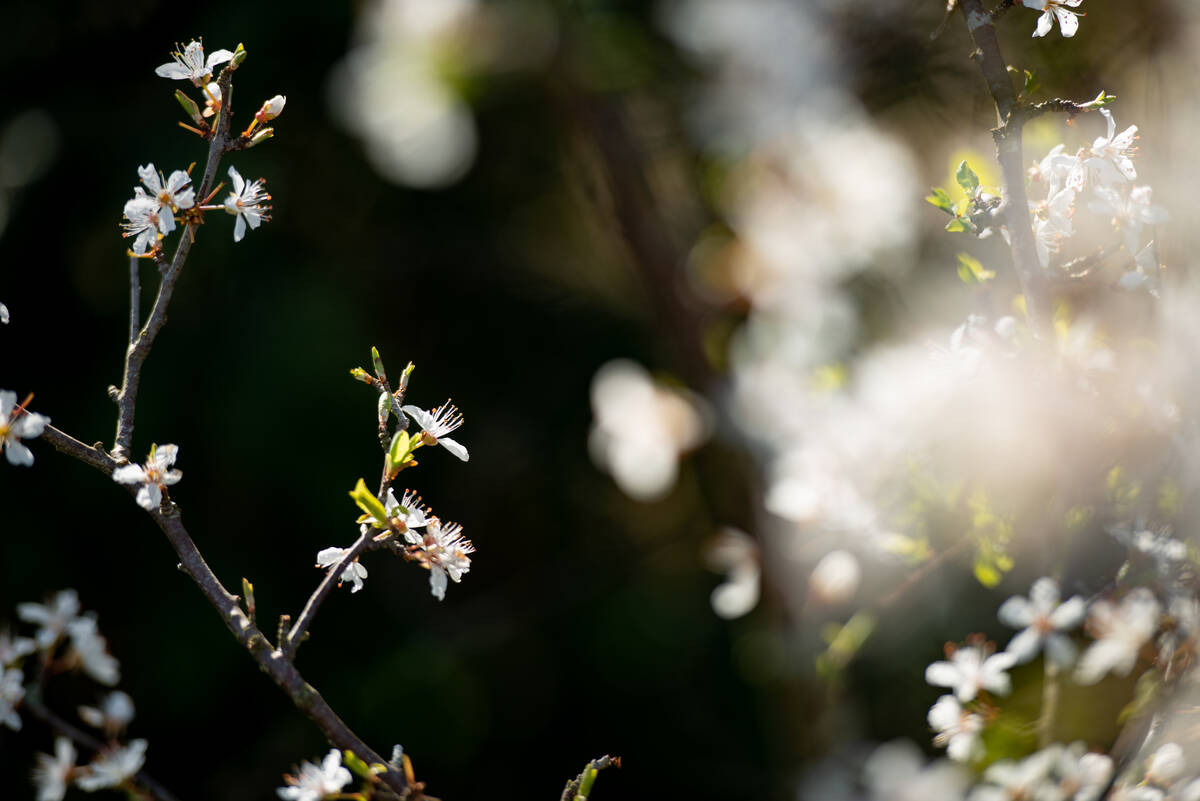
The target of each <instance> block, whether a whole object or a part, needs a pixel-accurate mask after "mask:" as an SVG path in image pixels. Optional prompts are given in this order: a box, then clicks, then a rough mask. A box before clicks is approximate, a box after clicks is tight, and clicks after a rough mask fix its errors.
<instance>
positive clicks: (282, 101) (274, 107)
mask: <svg viewBox="0 0 1200 801" xmlns="http://www.w3.org/2000/svg"><path fill="white" fill-rule="evenodd" d="M285 105H287V98H286V97H284V96H283V95H275V96H274V97H272V98H271V99H270V100H268V101H266V102H265V103H263V104H262V108H260V109H259V110H258V111H256V112H254V118H255V119H256V120H258V121H259V122H270V121H271V120H273V119H275V118H276V117H278V116H279V115H280V114H282V113H283V107H284V106H285Z"/></svg>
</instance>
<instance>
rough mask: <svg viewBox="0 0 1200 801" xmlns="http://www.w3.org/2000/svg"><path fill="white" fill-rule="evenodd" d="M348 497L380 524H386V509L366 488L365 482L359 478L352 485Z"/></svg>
mask: <svg viewBox="0 0 1200 801" xmlns="http://www.w3.org/2000/svg"><path fill="white" fill-rule="evenodd" d="M350 497H351V498H353V499H354V503H355V504H357V505H358V508H359V509H362V510H363V511H364V512H366V513H367V514H369V515H370V516H371V517H372V518H374V519H375V520H376V521H377V522H378V523H379V524H380V525H383V526H386V525H387V509H384V508H383V504H382V503H380V502H379V499H378V498H376V497H375V495H374V494H373V493H372V492H371V491H370V490H369V489H367V482H365V481H363V480H362V479H361V478H360V479H359V480H358V483H357V484H355V485H354V489H353V490H351V491H350Z"/></svg>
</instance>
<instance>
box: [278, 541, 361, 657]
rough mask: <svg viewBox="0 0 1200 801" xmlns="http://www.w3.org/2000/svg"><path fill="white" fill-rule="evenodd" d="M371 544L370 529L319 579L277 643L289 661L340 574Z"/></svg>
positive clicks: (339, 580)
mask: <svg viewBox="0 0 1200 801" xmlns="http://www.w3.org/2000/svg"><path fill="white" fill-rule="evenodd" d="M370 544H371V527H370V526H368V527H367V530H366V531H364V532H363V533H362V534H360V535H359V537H358V539H357V540H355V542H354V544H353V545H351V546H350V547H349V549H347V551H346V553H345V555H344V556H343V557H342V558H341V560H339V561H338V563H337V564H336V565H334V566H333V567H331V568H330V569H329V572H328V573H326V574H325V578H323V579H321V583H320V584H318V585H317V589H316V590H314V591H313V594H312V595H311V596H309V599H308V602H307V603H306V604H304V609H303V610H302V611H301V612H300V617H299V618H298V619H297V620H296V624H295V625H294V626H292V628H291V630H290V631H288V632H287V634H286V635H285V637H284V639H283V641H281V642H280V643H279V650H280V651H282V652H283V655H284V656H285V657H287V658H288V659H289V660H290V659H294V658H295V657H296V651H297V649H299V648H300V643H301V642H303V641H304V635H305V634H306V633H307V631H308V627H309V626H310V625H312V621H313V618H315V617H316V616H317V610H318V609H320V608H321V604H322V603H324V601H325V597H326V596H327V595H329V592H330V590H332V589H333V588H334V587H335V586H337V585H338V584H339V583H340V582H341V580H342V574H343V573H345V572H346V568H347V567H349V566H350V563H351V562H353V561H354V560H355V559H357V558H358V557H359V555H360V554H362V553H363V551H365V550H367V546H368V545H370Z"/></svg>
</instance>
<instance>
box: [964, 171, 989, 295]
mask: <svg viewBox="0 0 1200 801" xmlns="http://www.w3.org/2000/svg"><path fill="white" fill-rule="evenodd" d="M963 163H964V164H965V163H966V162H963ZM995 277H996V273H995V272H993V271H992V270H989V269H987V268H985V267H984V266H983V264H982V263H981V262H980V261H979V259H977V258H975V257H974V256H972V255H971V254H970V253H959V254H958V278H959V280H960V281H962V282H963V283H964V284H982V283H983V282H985V281H990V280H991V279H993V278H995Z"/></svg>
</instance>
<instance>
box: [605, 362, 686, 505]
mask: <svg viewBox="0 0 1200 801" xmlns="http://www.w3.org/2000/svg"><path fill="white" fill-rule="evenodd" d="M592 414H593V418H594V419H593V422H592V430H591V433H590V434H589V436H588V446H589V450H590V451H591V454H592V460H593V461H594V462H595V463H596V464H597V466H599V467H600V468H601V469H604V470H606V471H608V472H609V473H610V474H611V475H612V477H613V480H614V481H616V483H617V486H618V487H620V488H621V491H622V492H624V493H625V494H626V495H628V496H629V497H631V498H633V499H635V500H639V501H652V500H657V499H659V498H661V497H662V496H663V495H665V494H666V493H667V492H668V491H669V490H670V489H671V487H672V486H673V485H674V484H675V476H676V475H677V473H678V471H679V457H680V454H682V453H684V452H686V451H689V450H691V449H692V448H695V447H696V446H698V445H699V444H700V443H701V442H702V441H703V440H704V438H705V436H707V422H706V420H705V417H704V415H703V414H702V412H701V407H700V406H699V405H698V403H697V402H696V401H694V400H693V399H692V398H691V397H690V396H689V395H686V394H684V393H683V392H679V391H675V390H671V389H667V388H666V387H663V386H660V385H659V384H657V383H656V382H655V381H654V380H653V379H652V378H651V377H650V374H649V373H647V372H646V370H645V369H644V368H642V366H641V365H639V364H637V363H635V362H632V361H629V360H627V359H617V360H615V361H611V362H608V363H607V364H605V365H604V366H602V367H601V368H600V369H599V370H597V371H596V375H595V377H594V378H593V379H592Z"/></svg>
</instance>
